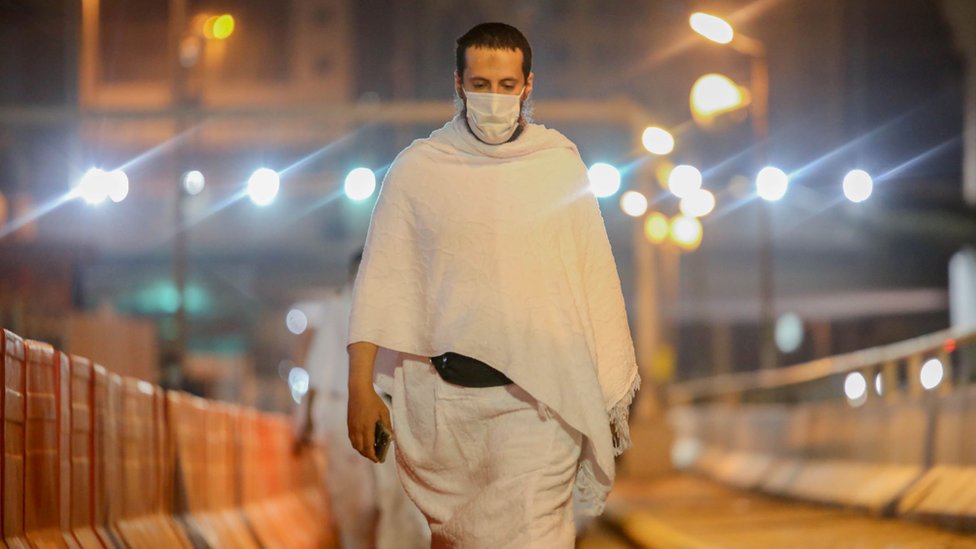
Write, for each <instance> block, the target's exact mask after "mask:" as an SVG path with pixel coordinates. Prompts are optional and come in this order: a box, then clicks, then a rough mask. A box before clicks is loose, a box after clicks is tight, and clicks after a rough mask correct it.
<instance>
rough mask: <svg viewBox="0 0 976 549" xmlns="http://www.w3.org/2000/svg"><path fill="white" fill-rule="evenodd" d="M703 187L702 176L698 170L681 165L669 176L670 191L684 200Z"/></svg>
mask: <svg viewBox="0 0 976 549" xmlns="http://www.w3.org/2000/svg"><path fill="white" fill-rule="evenodd" d="M701 186H702V174H701V172H700V171H698V168H696V167H694V166H689V165H688V164H681V165H680V166H675V167H674V169H672V170H671V173H670V174H669V175H668V190H669V191H671V194H673V195H675V196H677V197H678V198H684V197H686V196H688V195H690V194H691V193H693V192H695V191H697V190H698V189H700V188H701Z"/></svg>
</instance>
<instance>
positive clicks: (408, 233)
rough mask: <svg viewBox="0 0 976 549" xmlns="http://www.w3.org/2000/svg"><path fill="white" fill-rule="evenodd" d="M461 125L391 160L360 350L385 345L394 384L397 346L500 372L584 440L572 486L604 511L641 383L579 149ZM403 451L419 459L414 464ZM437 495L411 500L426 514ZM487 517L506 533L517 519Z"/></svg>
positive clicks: (366, 260) (363, 277)
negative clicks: (480, 133) (457, 357)
mask: <svg viewBox="0 0 976 549" xmlns="http://www.w3.org/2000/svg"><path fill="white" fill-rule="evenodd" d="M465 124H466V123H465V120H464V119H463V118H455V119H454V120H453V121H451V122H449V123H448V124H447V125H445V126H444V127H443V128H442V129H440V130H437V131H435V132H434V133H433V134H431V136H430V137H429V138H427V139H420V140H417V141H415V142H414V143H413V144H412V145H411V146H410V147H408V148H407V149H406V150H404V151H403V152H402V153H401V154H400V155H399V156H398V157H397V159H396V160H395V161H394V163H393V164H392V166H391V167H390V169H389V171H388V173H387V175H386V178H385V180H384V183H383V188H382V191H381V193H380V196H379V198H378V201H377V204H376V207H375V209H374V211H373V217H372V220H371V223H370V228H369V232H368V234H367V240H366V247H365V250H364V255H363V262H362V264H361V265H360V269H359V274H358V276H357V279H356V285H355V289H354V295H353V308H352V315H351V318H350V328H349V338H348V342H349V343H354V342H358V341H369V342H372V343H374V344H376V345H378V346H380V347H381V348H382V349H381V350H382V352H383V353H382V354H383V355H384V356H381V357H380V358H378V360H377V369H376V372H377V377H376V382H377V385H379V386H380V387H381V388H382V389H383V390H385V391H392V381H393V377H392V376H393V369H395V368H396V367H397V366H399V365H400V363H401V362H402V360H398V359H397V356H398V354H397V353H406V354H409V355H416V356H420V357H431V356H437V355H439V354H441V353H444V352H448V351H453V352H456V353H460V354H463V355H467V356H470V357H473V358H476V359H478V360H481V361H483V362H486V363H488V364H490V365H491V366H493V367H494V368H496V369H498V370H500V371H501V372H502V373H504V374H505V375H506V376H508V377H509V378H510V379H511V380H513V381H514V383H515V384H516V385H517V386H518V387H519V388H521V389H522V390H524V391H525V393H526V394H527V395H529V396H530V397H531V398H532V399H533V400H534V401H535V402H536V403H537V407H538V409H539V411H540V413H551V414H552V415H553V416H555V417H556V418H558V420H559V421H560V422H563V423H565V424H566V425H567V426H568V427H569V428H570V429H571V430H574V431H575V432H577V433H579V434H580V435H581V440H580V444H581V453H580V457H579V460H578V463H577V466H576V472H575V485H576V487H577V488H578V489H579V492H580V494H579V495H580V502H581V504H582V506H583V507H584V509H583V511H584V512H588V513H590V514H598V513H600V512H601V511H602V509H603V504H604V502H605V499H606V496H607V494H608V492H609V490H610V487H611V485H612V483H613V477H614V462H613V459H614V456H615V455H616V454H619V453H620V452H621V451H623V450H624V449H626V448H627V447H629V445H630V436H629V431H628V429H627V418H628V407H629V405H630V403H631V400H632V399H633V396H634V393H635V392H636V390H637V388H638V386H639V383H640V378H639V376H638V375H637V366H636V361H635V359H634V349H633V343H632V341H631V336H630V330H629V327H628V324H627V316H626V311H625V308H624V301H623V296H622V294H621V291H620V281H619V278H618V276H617V271H616V265H615V264H614V260H613V255H612V253H611V250H610V244H609V241H608V239H607V234H606V229H605V227H604V224H603V218H602V217H601V215H600V209H599V205H598V204H597V201H596V199H595V197H594V196H593V195H592V193H590V192H589V190H588V181H587V176H586V167H585V165H584V164H583V162H582V160H581V159H580V157H579V153H578V152H577V150H576V147H575V146H574V145H573V144H572V142H570V141H569V140H568V139H566V138H565V137H564V136H563V135H562V134H560V133H559V132H557V131H555V130H550V129H547V128H545V127H543V126H540V125H535V124H529V125H526V126H525V127H524V129H523V131H522V133H521V134H520V135H519V137H518V138H517V139H516V140H514V141H512V142H509V143H504V144H502V145H497V146H495V145H486V144H484V143H481V142H480V141H478V140H477V139H475V137H474V136H473V135H471V133H470V132H469V131H468V130H467V128H466V127H465ZM384 365H385V366H384ZM408 381H409V380H408ZM394 406H395V407H396V406H397V404H396V403H394ZM404 413H407V414H409V413H410V411H409V410H404ZM394 421H399V423H400V424H401V425H409V424H410V423H409V421H404V418H402V417H401V418H399V419H395V420H394ZM611 423H612V424H613V426H614V430H615V432H616V434H617V437H616V440H614V438H613V437H612V435H611V430H610V425H611ZM398 436H401V434H399V433H398ZM615 442H616V444H615ZM400 450H401V452H400V454H402V460H401V461H404V462H406V463H408V464H409V462H410V461H411V460H412V459H413V456H411V454H410V452H409V450H408V449H405V448H403V447H401V448H400ZM398 455H399V454H398ZM536 457H537V458H538V459H539V460H540V463H542V464H545V463H546V460H548V459H549V456H547V455H544V454H543V455H537V456H536ZM432 482H433V481H432ZM437 491H438V486H436V485H432V486H430V487H429V489H428V492H429V493H428V496H427V497H423V498H419V499H415V501H416V502H417V504H418V506H419V507H420V508H421V511H424V512H425V514H427V515H428V517H429V516H430V515H431V513H430V512H429V511H428V508H429V507H430V505H434V503H432V502H434V501H435V500H436V499H437V497H438V493H437ZM483 520H490V521H491V522H492V523H494V524H496V525H500V527H501V528H504V524H505V521H506V520H507V517H506V516H504V515H501V516H491V517H485V518H483Z"/></svg>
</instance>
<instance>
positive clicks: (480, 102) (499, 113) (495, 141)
mask: <svg viewBox="0 0 976 549" xmlns="http://www.w3.org/2000/svg"><path fill="white" fill-rule="evenodd" d="M524 91H525V87H524V86H523V87H522V91H521V92H519V93H518V95H511V94H507V93H475V92H469V91H467V90H465V92H464V97H465V107H466V108H465V111H466V112H467V118H468V126H469V127H470V128H471V131H472V132H474V134H475V135H476V136H478V139H480V140H482V141H484V142H485V143H488V144H489V145H500V144H502V143H504V142H506V141H508V140H509V138H511V137H512V134H513V133H515V128H517V127H518V119H519V114H520V113H521V111H522V93H523V92H524Z"/></svg>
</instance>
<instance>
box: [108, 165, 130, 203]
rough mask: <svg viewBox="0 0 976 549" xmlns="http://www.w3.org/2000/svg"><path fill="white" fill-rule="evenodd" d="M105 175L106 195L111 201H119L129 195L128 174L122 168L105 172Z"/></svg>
mask: <svg viewBox="0 0 976 549" xmlns="http://www.w3.org/2000/svg"><path fill="white" fill-rule="evenodd" d="M105 177H107V178H108V179H107V185H108V197H109V198H110V199H111V200H112V202H115V203H119V202H122V201H123V200H125V197H127V196H129V176H128V175H126V174H125V172H124V171H122V170H112V171H110V172H108V173H107V174H105Z"/></svg>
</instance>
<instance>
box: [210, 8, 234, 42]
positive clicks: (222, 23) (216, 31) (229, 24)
mask: <svg viewBox="0 0 976 549" xmlns="http://www.w3.org/2000/svg"><path fill="white" fill-rule="evenodd" d="M234 27H235V21H234V16H233V15H230V14H227V13H225V14H223V15H215V16H212V17H208V18H207V20H206V21H205V22H204V24H203V35H204V36H206V37H207V38H210V39H212V40H226V39H227V38H230V35H232V34H234Z"/></svg>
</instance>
